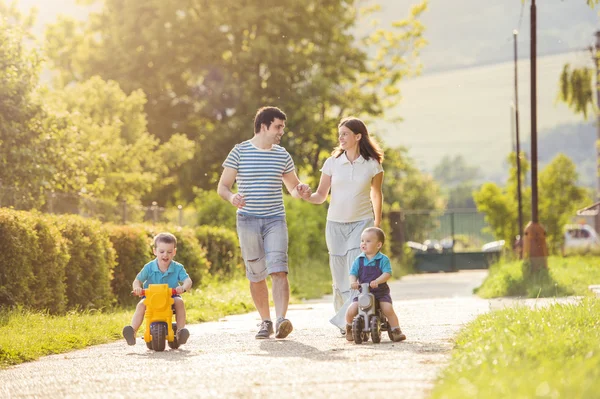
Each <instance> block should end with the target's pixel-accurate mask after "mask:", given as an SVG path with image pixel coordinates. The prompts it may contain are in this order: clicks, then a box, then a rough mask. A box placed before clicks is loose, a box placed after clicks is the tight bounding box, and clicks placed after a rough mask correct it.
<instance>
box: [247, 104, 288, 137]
mask: <svg viewBox="0 0 600 399" xmlns="http://www.w3.org/2000/svg"><path fill="white" fill-rule="evenodd" d="M275 118H277V119H281V120H282V121H284V120H286V116H285V114H284V113H283V111H282V110H280V109H279V108H277V107H262V108H260V109H259V110H258V111H256V116H255V117H254V133H258V132H260V125H262V124H263V123H264V124H265V125H266V126H267V129H268V128H269V127H270V126H271V123H273V121H274V120H275Z"/></svg>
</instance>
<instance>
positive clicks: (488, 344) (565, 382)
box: [431, 298, 600, 399]
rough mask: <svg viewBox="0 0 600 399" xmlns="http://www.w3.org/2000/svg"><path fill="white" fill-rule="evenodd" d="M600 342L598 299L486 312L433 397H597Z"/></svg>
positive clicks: (466, 334)
mask: <svg viewBox="0 0 600 399" xmlns="http://www.w3.org/2000/svg"><path fill="white" fill-rule="evenodd" d="M598 342H600V300H599V299H597V298H584V299H583V300H582V301H581V302H580V303H579V304H577V305H564V304H555V305H551V306H548V307H546V308H542V309H538V310H532V309H529V308H525V307H517V308H509V309H505V310H502V311H497V312H493V313H489V314H486V315H482V316H480V317H478V318H477V319H476V320H475V321H473V322H471V323H469V324H468V325H467V326H466V327H465V329H464V330H463V331H462V332H461V333H460V334H459V336H458V337H457V341H456V343H457V345H456V348H455V349H454V351H453V356H452V359H451V361H450V364H449V365H448V367H447V368H446V369H445V370H444V371H443V372H442V374H441V375H440V377H439V379H438V381H437V383H436V385H435V387H434V389H433V392H432V395H431V399H453V398H461V399H464V398H486V399H494V398H517V399H518V398H591V397H597V395H598V392H600V346H599V345H598Z"/></svg>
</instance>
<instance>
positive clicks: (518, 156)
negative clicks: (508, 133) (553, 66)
mask: <svg viewBox="0 0 600 399" xmlns="http://www.w3.org/2000/svg"><path fill="white" fill-rule="evenodd" d="M518 34H519V32H518V31H517V30H516V29H515V30H513V39H514V48H515V132H516V141H517V142H516V144H517V145H516V150H517V151H516V153H517V154H516V155H517V158H516V162H517V203H518V207H519V241H518V248H517V251H518V252H519V259H520V258H522V256H523V251H522V249H523V206H522V204H521V202H522V197H521V144H520V139H519V85H518V81H519V79H518V72H517V60H518V56H517V35H518Z"/></svg>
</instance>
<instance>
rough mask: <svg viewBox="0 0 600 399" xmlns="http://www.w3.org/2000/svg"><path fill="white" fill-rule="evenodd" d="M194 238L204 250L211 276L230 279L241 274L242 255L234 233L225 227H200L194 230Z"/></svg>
mask: <svg viewBox="0 0 600 399" xmlns="http://www.w3.org/2000/svg"><path fill="white" fill-rule="evenodd" d="M196 238H197V239H198V242H199V243H200V245H201V246H202V247H203V248H205V249H206V257H207V259H208V261H209V262H210V264H211V266H210V273H211V274H212V275H215V276H228V277H231V276H235V275H241V274H242V272H243V271H244V267H243V262H242V254H241V252H240V247H239V244H238V237H237V234H236V233H235V231H231V230H229V229H227V228H225V227H217V226H200V227H197V228H196Z"/></svg>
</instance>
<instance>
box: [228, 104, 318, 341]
mask: <svg viewBox="0 0 600 399" xmlns="http://www.w3.org/2000/svg"><path fill="white" fill-rule="evenodd" d="M285 121H286V116H285V114H284V113H283V112H282V111H281V110H280V109H279V108H276V107H263V108H260V109H259V110H258V111H257V113H256V116H255V118H254V137H253V138H252V139H251V140H247V141H244V142H242V143H240V144H237V145H236V146H235V147H234V148H233V149H232V150H231V152H230V153H229V155H228V156H227V159H226V160H225V162H223V173H222V174H221V179H220V180H219V186H218V188H217V192H218V193H219V195H220V196H221V198H223V199H224V200H226V201H229V202H230V203H231V204H232V205H233V206H235V207H236V208H238V210H237V232H238V238H239V240H240V247H241V249H242V258H243V259H244V263H245V265H246V276H247V277H248V280H250V292H251V294H252V299H253V301H254V305H255V306H256V309H257V310H258V313H259V314H260V317H261V319H262V323H261V324H260V330H259V331H258V333H257V334H256V338H257V339H266V338H269V337H270V336H271V335H272V334H273V323H272V321H271V314H270V313H271V312H270V309H269V290H268V287H267V282H266V278H267V276H269V275H270V276H271V279H272V282H273V292H272V295H273V302H274V303H275V313H276V317H277V319H276V329H275V333H276V334H275V337H276V338H285V337H287V336H288V335H289V333H291V332H292V330H293V326H292V323H291V322H290V321H289V320H288V319H286V318H285V315H286V313H287V308H288V303H289V299H290V287H289V282H288V278H287V274H288V256H287V250H288V232H287V225H286V221H285V209H284V206H283V193H282V189H281V182H282V181H283V183H284V184H285V186H286V188H287V189H288V191H289V192H290V193H291V194H292V196H293V197H295V198H303V199H308V198H309V197H310V195H311V190H310V188H309V187H308V185H306V184H303V183H301V182H300V180H299V179H298V176H297V175H296V171H295V169H294V161H293V160H292V157H291V156H290V154H289V153H288V152H287V151H286V150H285V148H283V147H281V146H280V145H279V143H280V142H281V137H282V136H283V133H284V131H283V130H284V128H285ZM236 180H237V185H238V192H237V193H233V192H232V187H233V183H234V182H235V181H236Z"/></svg>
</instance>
